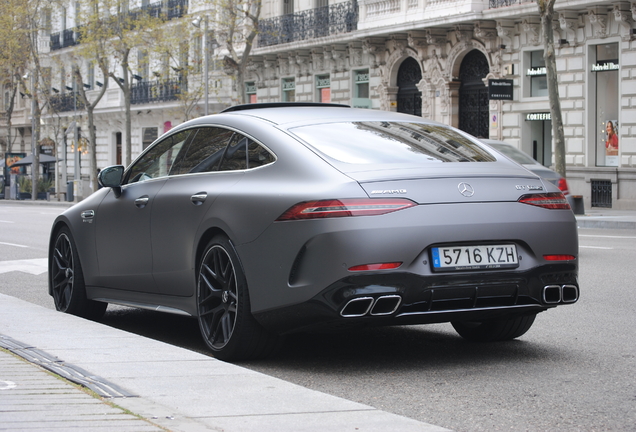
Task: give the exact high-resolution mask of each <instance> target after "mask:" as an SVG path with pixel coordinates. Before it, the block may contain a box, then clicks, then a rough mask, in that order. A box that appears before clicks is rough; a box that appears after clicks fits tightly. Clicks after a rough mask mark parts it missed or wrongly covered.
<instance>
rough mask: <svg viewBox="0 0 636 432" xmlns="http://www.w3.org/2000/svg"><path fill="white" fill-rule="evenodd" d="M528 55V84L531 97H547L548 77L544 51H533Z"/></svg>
mask: <svg viewBox="0 0 636 432" xmlns="http://www.w3.org/2000/svg"><path fill="white" fill-rule="evenodd" d="M526 55H527V57H526V60H527V64H528V66H529V67H528V68H526V78H527V81H526V82H529V87H530V97H539V96H547V95H548V79H547V76H546V69H545V59H544V58H543V51H531V52H529V53H527V54H526ZM526 95H527V94H526Z"/></svg>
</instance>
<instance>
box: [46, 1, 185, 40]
mask: <svg viewBox="0 0 636 432" xmlns="http://www.w3.org/2000/svg"><path fill="white" fill-rule="evenodd" d="M187 11H188V0H167V1H165V0H164V1H159V2H155V3H152V4H149V5H147V6H143V7H140V8H136V9H132V10H130V11H128V12H127V17H128V20H129V22H134V21H136V20H138V19H139V18H140V17H141V16H142V15H148V16H150V17H152V18H162V19H165V20H171V19H175V18H181V17H183V15H185V14H186V13H187ZM109 19H111V20H114V22H117V17H116V16H115V17H110V18H109ZM80 29H81V27H73V28H71V29H68V30H64V31H61V32H57V33H51V36H50V38H51V42H50V44H51V45H50V46H51V51H55V50H60V49H62V48H66V47H70V46H74V45H77V44H79V43H80V42H81V41H80Z"/></svg>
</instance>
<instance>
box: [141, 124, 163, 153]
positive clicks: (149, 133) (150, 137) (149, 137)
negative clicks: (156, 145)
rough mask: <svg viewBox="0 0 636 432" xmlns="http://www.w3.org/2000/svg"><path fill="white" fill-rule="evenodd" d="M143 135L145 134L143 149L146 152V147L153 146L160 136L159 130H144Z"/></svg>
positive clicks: (151, 128) (153, 128)
mask: <svg viewBox="0 0 636 432" xmlns="http://www.w3.org/2000/svg"><path fill="white" fill-rule="evenodd" d="M142 134H143V138H142V149H143V150H146V147H148V146H149V145H150V144H152V143H153V142H154V141H155V140H156V139H157V137H158V136H159V128H156V127H150V128H143V130H142Z"/></svg>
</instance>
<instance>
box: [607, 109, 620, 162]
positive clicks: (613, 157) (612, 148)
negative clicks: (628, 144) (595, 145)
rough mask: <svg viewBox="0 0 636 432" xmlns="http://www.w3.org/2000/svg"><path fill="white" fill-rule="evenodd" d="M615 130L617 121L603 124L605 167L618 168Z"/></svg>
mask: <svg viewBox="0 0 636 432" xmlns="http://www.w3.org/2000/svg"><path fill="white" fill-rule="evenodd" d="M617 129H618V121H617V120H608V121H607V123H606V124H605V165H607V166H618V135H617V134H616V131H617Z"/></svg>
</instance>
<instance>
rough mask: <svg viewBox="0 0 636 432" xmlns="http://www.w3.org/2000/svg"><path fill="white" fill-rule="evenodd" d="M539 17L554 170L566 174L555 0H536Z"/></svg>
mask: <svg viewBox="0 0 636 432" xmlns="http://www.w3.org/2000/svg"><path fill="white" fill-rule="evenodd" d="M536 1H537V5H538V7H539V15H540V17H541V29H542V31H543V43H544V48H543V58H544V60H545V67H546V78H547V81H548V98H549V101H550V116H551V118H552V137H553V142H554V157H555V165H556V167H555V171H556V172H558V173H559V174H561V175H562V176H563V177H565V176H566V172H565V171H566V169H565V133H564V131H563V117H562V114H561V99H560V97H559V82H558V77H557V67H556V55H555V49H554V31H553V28H552V21H553V19H552V17H553V15H554V3H555V2H556V0H536Z"/></svg>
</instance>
